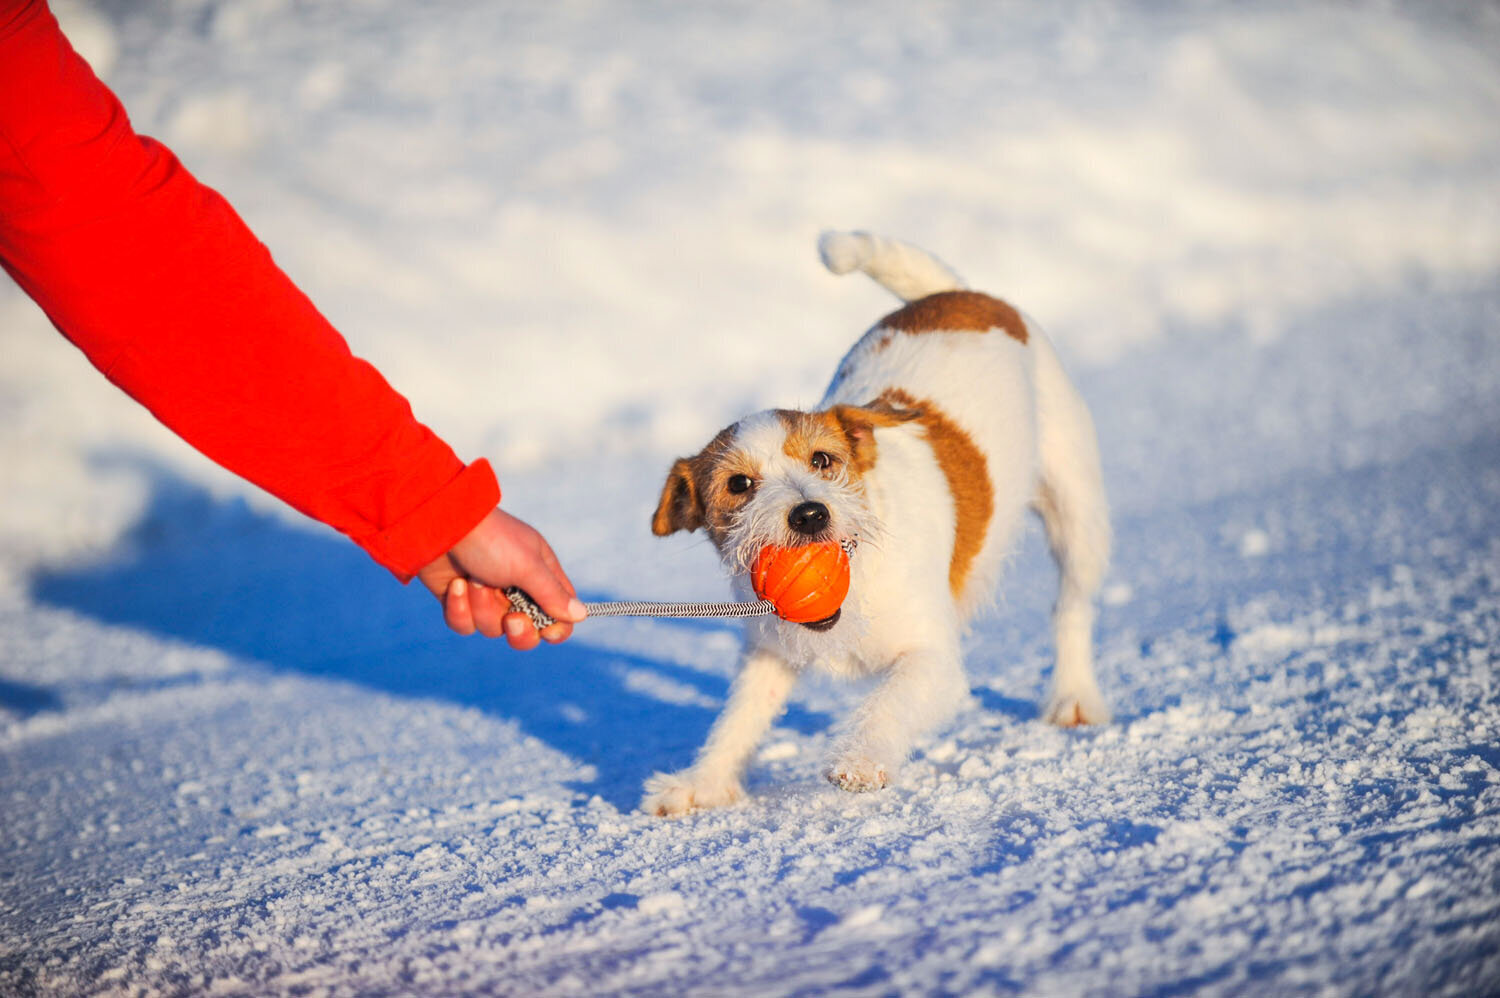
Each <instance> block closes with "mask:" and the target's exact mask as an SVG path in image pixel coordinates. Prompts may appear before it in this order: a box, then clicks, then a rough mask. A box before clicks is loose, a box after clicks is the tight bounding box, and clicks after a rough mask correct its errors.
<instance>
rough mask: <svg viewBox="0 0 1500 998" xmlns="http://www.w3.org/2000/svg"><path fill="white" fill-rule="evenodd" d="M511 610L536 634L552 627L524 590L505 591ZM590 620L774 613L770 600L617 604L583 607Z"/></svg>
mask: <svg viewBox="0 0 1500 998" xmlns="http://www.w3.org/2000/svg"><path fill="white" fill-rule="evenodd" d="M505 598H506V599H508V600H510V605H511V609H513V610H515V611H516V612H517V613H524V614H525V615H526V616H527V618H529V619H530V620H531V622H532V623H533V624H535V625H536V627H537V629H538V630H541V629H542V628H543V627H549V626H551V625H552V624H554V623H556V621H554V620H553V619H552V618H551V617H549V616H547V614H546V613H545V612H543V610H542V608H541V607H539V606H537V605H536V603H535V601H533V600H532V598H531V597H530V596H528V595H527V594H526V592H525V591H524V590H521V589H518V588H516V587H515V586H511V587H510V588H509V589H506V590H505ZM583 605H584V608H585V609H587V610H588V612H589V616H590V617H760V616H764V615H765V614H768V613H775V612H776V604H775V603H772V602H771V601H770V600H764V599H763V600H757V601H755V602H754V603H646V602H640V601H617V602H598V603H585V604H583Z"/></svg>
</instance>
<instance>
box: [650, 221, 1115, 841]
mask: <svg viewBox="0 0 1500 998" xmlns="http://www.w3.org/2000/svg"><path fill="white" fill-rule="evenodd" d="M819 249H820V251H821V253H822V256H823V262H824V263H825V264H826V265H827V266H828V268H829V269H830V270H832V271H833V272H834V273H837V274H843V273H848V272H849V271H852V270H861V271H864V272H865V273H866V274H868V275H870V276H871V277H872V278H874V279H875V280H876V281H878V282H879V283H880V284H881V285H883V286H884V287H886V288H887V289H889V290H890V291H892V292H893V293H895V294H896V295H897V296H898V297H900V298H902V299H903V300H904V301H906V302H907V304H906V306H905V307H904V308H901V309H899V310H897V311H895V312H893V313H891V314H890V315H888V316H886V317H885V318H884V319H882V320H880V321H879V322H878V323H876V324H875V327H874V328H873V329H871V330H870V331H869V332H868V333H866V334H865V335H864V337H863V338H861V339H860V340H859V342H858V343H856V344H855V345H854V348H853V349H852V350H850V351H849V353H848V355H847V356H845V357H844V360H843V362H842V363H841V364H840V365H839V368H838V373H837V374H835V375H834V378H833V382H832V384H830V385H829V386H828V391H827V394H826V395H825V396H824V399H823V402H822V404H821V405H820V406H819V408H818V409H817V410H816V411H813V412H799V411H791V410H785V409H776V410H771V411H767V412H761V413H757V414H755V415H752V416H747V417H746V418H744V419H742V420H740V421H739V422H738V423H735V424H734V425H733V426H730V427H728V428H727V429H725V430H723V431H722V432H720V433H719V434H718V435H717V436H715V437H714V438H713V440H712V441H710V442H709V444H708V446H707V447H705V448H704V449H703V450H702V451H701V452H700V453H699V454H698V455H697V456H695V457H690V458H684V459H682V460H680V461H678V462H677V463H676V464H675V465H673V467H672V470H671V472H670V473H669V474H668V476H667V482H666V486H665V488H664V489H663V490H662V494H661V502H660V505H659V506H658V508H657V510H656V514H655V517H654V519H653V520H652V524H651V527H652V530H653V531H654V532H655V533H657V534H659V535H666V534H670V533H673V532H674V531H678V530H696V529H699V528H702V529H703V530H705V531H706V532H707V534H708V536H709V538H710V539H711V540H712V541H713V543H714V545H715V546H716V547H717V548H718V550H719V553H720V555H721V557H722V558H723V560H724V563H725V565H726V567H727V568H728V569H729V571H730V572H731V574H732V575H733V577H734V584H735V588H736V590H737V592H738V594H739V595H740V596H741V597H745V598H754V597H753V596H751V593H750V583H749V580H748V567H749V566H750V565H751V563H752V562H753V560H754V558H755V555H756V553H757V552H758V551H759V550H760V549H761V548H762V547H763V546H765V545H767V544H776V545H781V546H795V545H798V544H806V543H810V542H813V541H821V540H833V541H844V540H847V539H854V540H856V541H857V542H858V549H857V551H856V552H855V554H854V556H853V559H852V569H851V585H850V589H849V595H848V598H847V599H846V600H845V602H844V606H843V609H842V611H841V612H840V613H839V614H836V615H835V616H833V617H831V618H829V619H828V620H824V621H819V622H817V623H816V624H812V625H805V624H794V623H789V622H787V621H784V620H780V619H777V618H775V617H762V618H757V619H755V620H753V621H751V622H750V623H749V624H748V625H747V628H746V634H745V648H744V654H743V663H742V666H741V670H740V673H739V676H738V678H737V679H736V680H735V682H734V684H733V687H732V689H731V691H730V694H729V703H728V706H727V707H726V708H725V709H724V713H723V714H722V715H721V716H720V717H719V718H718V720H717V721H716V722H715V723H714V725H713V730H712V731H711V732H710V733H709V736H708V741H707V743H706V744H705V745H704V746H703V748H702V749H701V750H700V751H699V753H698V758H697V761H696V762H694V764H693V765H692V766H691V767H690V768H688V769H686V770H683V771H682V772H679V773H674V774H670V775H667V774H660V773H659V774H657V775H656V776H653V777H652V778H651V779H650V780H649V781H647V783H646V797H645V799H644V801H643V802H642V807H643V808H644V809H645V810H646V811H648V812H650V813H652V814H658V815H676V814H682V813H684V812H687V811H691V810H693V809H695V808H706V807H716V806H719V805H724V804H729V803H731V802H733V801H735V800H738V799H739V798H740V797H741V796H743V793H744V791H743V789H742V788H741V785H740V778H741V776H742V774H743V772H744V769H745V765H746V763H747V761H748V760H749V758H750V755H751V753H752V752H753V750H754V748H755V745H756V743H757V742H758V741H759V740H760V738H761V737H762V736H763V735H764V734H765V732H766V730H767V729H768V728H769V727H770V725H771V722H772V721H773V720H774V719H775V718H776V717H777V716H778V715H779V714H780V713H781V711H782V709H783V707H784V705H785V703H786V699H787V696H788V694H789V693H790V692H791V689H792V685H793V683H795V682H796V679H797V676H798V674H799V673H800V672H801V671H802V670H803V669H806V668H812V667H818V668H823V669H827V670H828V671H830V672H832V673H835V674H838V675H842V676H865V675H879V676H881V677H882V679H881V681H880V683H879V685H878V686H877V687H876V689H875V690H874V692H873V693H871V694H870V696H869V697H868V699H867V700H866V701H865V702H864V703H863V704H862V705H861V706H860V708H859V709H858V711H856V712H855V714H854V716H853V718H852V719H851V722H850V723H849V725H848V729H847V731H846V733H845V734H844V735H843V737H842V738H841V739H840V740H839V742H838V747H837V749H836V751H835V754H834V758H833V760H832V764H831V765H830V766H829V768H828V770H827V774H826V775H827V777H828V779H829V780H830V781H831V782H833V783H834V784H836V785H838V786H840V787H842V788H843V789H845V790H877V789H880V788H881V787H884V786H885V785H886V783H887V781H888V780H889V779H890V776H891V774H892V773H894V772H895V770H896V769H897V767H898V766H900V765H901V763H902V762H903V761H904V760H905V758H906V756H907V753H908V751H909V750H910V748H911V745H912V742H913V741H914V740H915V739H916V738H917V737H918V736H919V735H921V734H923V733H924V732H926V731H928V730H930V729H931V728H933V727H934V726H935V725H937V724H939V723H940V722H942V721H944V720H946V719H947V718H948V717H949V716H951V715H952V714H953V713H954V712H955V711H956V710H957V709H958V708H959V707H960V706H961V705H962V703H963V701H964V699H965V697H966V696H967V694H968V683H967V681H966V680H965V678H964V673H963V661H962V656H961V653H960V647H959V640H960V635H961V633H962V630H963V628H964V626H965V624H966V623H967V621H968V620H969V619H970V618H971V617H972V616H973V615H974V614H975V612H976V611H977V610H979V609H981V608H982V607H984V606H985V605H986V603H987V602H988V601H989V600H990V599H991V598H992V596H993V594H994V592H995V588H996V585H997V583H998V581H999V575H1000V570H1001V567H1002V564H1003V563H1004V561H1005V558H1006V555H1007V554H1008V553H1009V552H1010V551H1011V549H1012V545H1013V544H1014V543H1015V538H1016V534H1017V531H1018V528H1019V526H1020V523H1021V519H1022V515H1023V513H1024V512H1025V510H1026V507H1027V506H1030V507H1031V508H1033V509H1035V510H1037V511H1038V512H1039V513H1040V514H1041V517H1042V521H1043V523H1044V525H1045V527H1046V531H1047V538H1048V541H1049V543H1050V545H1051V548H1052V552H1053V555H1054V556H1055V557H1056V559H1057V564H1058V567H1059V570H1060V571H1061V576H1062V578H1061V589H1060V593H1059V596H1058V600H1057V605H1056V610H1055V613H1054V626H1055V628H1056V637H1057V665H1056V668H1055V670H1054V672H1053V681H1052V690H1051V693H1050V695H1049V698H1048V701H1047V705H1046V707H1045V708H1044V710H1043V717H1044V718H1045V719H1046V720H1047V721H1050V722H1051V723H1053V724H1059V725H1078V724H1098V723H1102V722H1104V721H1107V720H1108V719H1109V709H1108V708H1107V707H1106V706H1105V703H1104V699H1103V697H1102V696H1100V693H1099V688H1098V685H1097V684H1096V683H1095V680H1094V666H1093V637H1092V630H1093V622H1094V609H1093V597H1094V593H1095V591H1096V590H1097V589H1098V587H1099V583H1100V580H1101V578H1102V576H1103V574H1104V570H1105V566H1106V563H1107V562H1108V559H1109V545H1110V531H1109V516H1108V509H1107V505H1106V501H1105V496H1104V486H1103V483H1102V481H1101V477H1100V471H1099V452H1098V444H1097V443H1096V441H1095V438H1094V426H1093V421H1092V420H1091V419H1090V417H1089V412H1088V409H1087V408H1086V407H1085V406H1084V404H1083V400H1082V399H1081V398H1079V396H1078V393H1077V392H1076V391H1075V390H1074V388H1073V386H1072V384H1071V383H1070V382H1069V381H1068V378H1067V376H1066V375H1065V374H1064V373H1063V369H1062V365H1061V364H1060V363H1059V362H1058V358H1057V355H1056V354H1055V353H1054V352H1053V350H1052V346H1051V344H1049V343H1048V342H1047V338H1046V337H1045V336H1044V335H1043V334H1042V332H1041V331H1040V330H1039V329H1038V328H1037V326H1036V325H1035V323H1032V322H1028V321H1026V320H1025V319H1023V318H1022V316H1021V315H1020V314H1019V313H1018V312H1017V311H1016V310H1015V309H1014V308H1012V307H1011V306H1010V305H1007V304H1006V303H1005V302H1003V301H1001V300H999V299H997V298H992V297H990V296H989V295H985V294H980V293H978V292H975V291H967V290H962V289H963V283H962V282H961V281H960V280H959V278H958V276H957V275H956V274H954V273H953V272H952V271H951V270H950V269H949V268H948V267H947V266H945V265H944V264H943V263H941V262H940V261H938V260H936V259H934V258H933V257H932V256H930V255H928V254H927V253H924V252H922V251H921V250H919V249H917V248H915V247H913V246H908V245H905V244H903V243H899V242H895V241H893V240H888V239H882V238H879V237H876V236H871V235H867V234H865V233H827V234H825V235H824V236H823V238H822V240H821V242H820V244H819Z"/></svg>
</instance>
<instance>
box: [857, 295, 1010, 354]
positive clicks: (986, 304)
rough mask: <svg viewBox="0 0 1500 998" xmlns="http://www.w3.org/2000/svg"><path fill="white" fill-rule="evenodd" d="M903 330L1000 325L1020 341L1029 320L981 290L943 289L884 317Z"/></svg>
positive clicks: (958, 329) (974, 330)
mask: <svg viewBox="0 0 1500 998" xmlns="http://www.w3.org/2000/svg"><path fill="white" fill-rule="evenodd" d="M879 324H880V325H882V326H885V327H886V328H888V329H895V330H898V331H900V332H903V333H912V334H916V333H937V332H971V333H983V332H987V331H989V330H991V329H1000V330H1003V331H1004V332H1005V335H1007V336H1009V337H1011V338H1012V339H1014V340H1015V341H1016V342H1018V343H1023V344H1024V343H1025V342H1026V339H1027V333H1026V322H1025V320H1023V319H1022V318H1021V313H1020V312H1017V311H1016V310H1015V309H1014V308H1012V307H1011V306H1010V305H1009V304H1007V303H1006V302H1003V301H1001V300H1000V299H999V298H993V297H991V296H989V295H987V294H983V293H981V292H979V291H939V292H938V293H937V294H935V295H928V296H927V297H926V298H918V299H917V300H916V301H914V302H910V303H908V304H907V305H906V307H905V308H901V309H898V310H896V311H895V312H892V313H891V314H890V315H888V316H886V317H885V318H884V319H881V320H880V323H879Z"/></svg>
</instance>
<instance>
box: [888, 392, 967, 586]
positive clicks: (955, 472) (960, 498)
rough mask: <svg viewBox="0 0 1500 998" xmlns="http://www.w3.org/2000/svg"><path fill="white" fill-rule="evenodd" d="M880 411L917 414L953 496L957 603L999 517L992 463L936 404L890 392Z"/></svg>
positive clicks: (952, 577) (952, 571) (951, 573)
mask: <svg viewBox="0 0 1500 998" xmlns="http://www.w3.org/2000/svg"><path fill="white" fill-rule="evenodd" d="M876 405H877V406H884V407H887V408H889V409H891V410H894V411H898V412H907V413H912V414H914V418H915V419H916V421H917V422H918V423H919V424H920V425H921V426H922V428H923V429H924V430H925V431H926V433H927V442H928V444H929V445H930V446H931V447H932V453H933V455H934V456H935V457H936V458H937V462H938V467H939V468H941V469H942V471H943V477H944V478H946V479H947V480H948V489H949V491H950V492H952V493H953V512H954V525H953V557H952V558H951V560H950V561H949V563H948V587H949V589H951V590H952V591H953V595H954V596H955V597H959V596H962V595H963V590H964V585H965V584H966V583H967V581H968V577H969V569H970V568H972V567H973V564H974V559H975V558H976V557H978V556H979V552H980V549H982V548H983V547H984V538H985V535H986V534H988V533H989V528H990V517H991V516H992V515H993V514H994V511H995V490H994V487H993V486H992V485H990V473H989V462H988V461H986V460H985V457H984V453H983V452H982V451H981V450H980V449H979V448H978V447H977V446H976V445H975V443H974V439H973V438H972V437H970V436H969V434H968V431H966V430H965V429H964V428H963V427H961V426H959V425H958V424H957V423H955V422H953V421H952V420H951V419H949V418H948V416H947V415H946V414H944V412H943V411H942V410H941V409H939V408H938V407H937V406H936V405H934V404H933V403H931V402H929V401H926V400H923V399H916V398H913V397H912V396H911V395H909V394H907V393H906V392H904V391H902V390H901V389H899V388H889V389H886V391H884V392H882V393H881V395H880V398H879V399H878V400H877V401H876Z"/></svg>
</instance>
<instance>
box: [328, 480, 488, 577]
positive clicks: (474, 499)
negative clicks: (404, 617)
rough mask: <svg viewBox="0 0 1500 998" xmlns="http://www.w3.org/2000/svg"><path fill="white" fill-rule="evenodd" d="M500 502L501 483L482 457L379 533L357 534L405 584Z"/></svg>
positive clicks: (366, 548) (373, 555)
mask: <svg viewBox="0 0 1500 998" xmlns="http://www.w3.org/2000/svg"><path fill="white" fill-rule="evenodd" d="M499 503H500V483H499V482H498V481H496V480H495V472H494V470H493V469H492V468H491V467H490V463H489V462H488V461H486V460H485V459H484V458H480V459H479V460H478V461H475V462H474V463H473V464H471V465H469V466H468V467H466V468H464V470H463V471H460V472H459V473H458V474H457V475H456V476H454V478H453V480H452V481H450V482H449V483H448V484H447V485H445V486H443V487H442V488H441V489H440V490H438V492H437V493H436V494H435V495H434V496H433V497H432V498H431V499H428V500H427V501H426V502H424V503H423V504H422V505H420V506H418V507H417V508H416V509H414V510H412V511H411V512H410V513H408V514H407V515H406V516H404V517H402V518H401V519H400V520H397V521H396V522H395V523H393V524H391V525H390V526H389V527H387V528H386V529H385V530H382V531H381V532H380V533H378V534H372V535H370V536H369V537H364V538H355V539H354V540H355V543H357V544H358V545H359V546H360V547H362V548H364V549H365V551H367V552H368V553H369V555H370V557H371V558H374V559H375V560H376V561H378V562H379V563H380V564H382V565H384V566H385V567H386V568H387V569H389V570H390V571H391V573H392V574H393V575H395V576H396V578H398V579H400V580H401V581H402V583H407V582H410V581H411V580H412V577H413V576H415V575H416V574H417V572H418V571H419V570H420V569H421V568H422V567H423V566H425V565H426V564H427V563H428V562H430V561H432V560H433V559H434V558H436V557H437V556H438V555H440V554H442V553H443V552H444V551H447V550H448V549H449V548H451V547H453V545H455V544H457V543H458V542H459V541H460V540H462V539H463V537H464V535H465V534H467V533H468V532H469V531H470V530H473V529H474V527H475V525H477V524H478V523H479V521H480V520H482V519H484V518H485V516H486V515H487V514H488V513H489V511H490V510H492V509H494V508H495V507H496V506H497V505H499Z"/></svg>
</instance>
